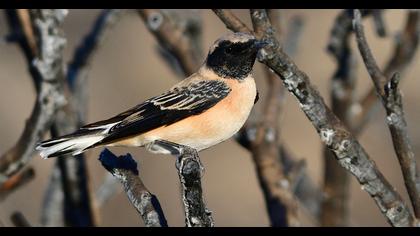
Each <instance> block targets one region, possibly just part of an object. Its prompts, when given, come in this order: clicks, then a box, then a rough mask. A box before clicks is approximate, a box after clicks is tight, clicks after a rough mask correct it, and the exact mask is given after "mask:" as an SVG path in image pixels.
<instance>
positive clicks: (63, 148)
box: [36, 130, 106, 159]
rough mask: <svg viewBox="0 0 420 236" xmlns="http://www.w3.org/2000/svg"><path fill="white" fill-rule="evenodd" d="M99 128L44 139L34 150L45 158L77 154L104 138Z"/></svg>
mask: <svg viewBox="0 0 420 236" xmlns="http://www.w3.org/2000/svg"><path fill="white" fill-rule="evenodd" d="M105 136H106V135H105V134H104V133H103V132H100V130H79V131H77V132H75V133H73V134H69V135H65V136H62V137H58V138H54V139H50V140H46V141H44V142H41V143H39V144H38V145H37V147H36V150H38V151H39V154H40V155H41V156H42V158H44V159H47V158H50V157H56V156H60V155H63V154H71V155H73V156H74V155H78V154H80V153H82V152H84V151H85V150H86V149H88V148H91V147H94V146H95V144H97V143H98V142H100V141H101V140H102V139H104V138H105Z"/></svg>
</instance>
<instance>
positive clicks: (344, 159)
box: [252, 10, 414, 226]
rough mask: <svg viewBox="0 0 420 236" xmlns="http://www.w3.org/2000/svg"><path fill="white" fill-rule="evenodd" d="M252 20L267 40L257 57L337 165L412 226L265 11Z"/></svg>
mask: <svg viewBox="0 0 420 236" xmlns="http://www.w3.org/2000/svg"><path fill="white" fill-rule="evenodd" d="M252 17H253V18H254V19H253V21H260V22H258V24H259V25H262V27H264V29H268V30H267V31H266V32H265V34H264V36H263V39H264V40H266V41H267V42H269V44H268V45H267V46H265V48H264V49H262V50H261V51H260V55H259V60H260V61H261V62H263V63H264V64H266V65H267V66H269V67H270V68H271V69H272V70H273V71H274V72H275V73H276V74H278V75H279V76H280V78H281V79H282V80H283V83H284V84H285V86H286V88H287V89H288V90H289V92H291V93H292V94H293V95H294V96H295V97H296V98H297V100H298V102H299V105H300V107H301V109H302V111H303V112H304V113H305V114H306V116H307V117H308V119H309V120H310V121H311V123H312V125H313V126H314V127H315V129H316V130H317V132H318V134H319V135H320V137H321V140H322V141H323V142H324V143H325V144H326V145H327V146H328V148H330V150H332V151H333V152H334V154H335V157H336V159H337V161H338V162H339V163H340V165H341V166H342V167H343V168H345V169H347V170H348V171H350V172H351V173H352V174H353V175H354V176H355V177H356V179H357V180H358V181H359V183H360V184H361V185H362V188H363V189H364V190H365V191H367V192H368V193H369V195H370V196H371V197H372V198H373V199H374V200H375V202H376V204H377V205H378V207H379V208H380V210H381V212H382V213H383V215H384V216H385V217H386V218H387V220H388V222H389V223H390V224H391V225H393V226H411V225H414V218H413V216H412V214H411V213H410V211H409V210H408V207H407V206H406V204H405V203H404V202H403V201H402V199H401V196H400V195H399V194H398V193H397V192H396V191H395V190H394V188H393V187H392V186H391V184H390V183H389V182H388V181H387V180H386V179H385V177H384V176H383V175H382V173H381V172H380V171H379V169H378V168H377V167H376V165H375V163H374V162H373V161H372V160H371V159H370V158H369V156H368V154H367V153H366V151H365V150H364V149H363V147H362V146H361V145H360V143H359V142H358V141H357V140H356V139H355V137H354V136H353V135H352V134H351V133H350V132H349V131H348V130H347V129H346V127H345V126H344V125H343V124H342V122H341V121H340V120H339V119H338V118H337V117H336V116H335V115H334V113H333V112H332V111H331V110H330V109H329V108H328V107H327V105H326V104H325V102H324V100H323V98H322V97H321V96H320V94H319V92H318V91H317V90H316V89H315V88H314V87H313V86H312V85H311V83H310V81H309V77H308V76H307V75H306V74H305V73H304V72H303V71H301V70H299V68H298V67H297V66H296V65H295V63H294V62H293V61H292V60H291V59H290V58H289V57H288V56H287V55H286V54H285V53H284V52H283V51H282V49H281V47H280V44H279V42H278V41H277V39H276V38H275V37H274V35H273V33H272V30H270V29H271V24H270V22H269V20H268V18H267V14H266V12H265V11H264V10H253V12H252Z"/></svg>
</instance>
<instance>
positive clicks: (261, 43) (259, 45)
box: [254, 40, 268, 50]
mask: <svg viewBox="0 0 420 236" xmlns="http://www.w3.org/2000/svg"><path fill="white" fill-rule="evenodd" d="M267 45H268V42H267V41H265V40H255V43H254V47H255V49H257V50H259V49H261V48H263V47H265V46H267Z"/></svg>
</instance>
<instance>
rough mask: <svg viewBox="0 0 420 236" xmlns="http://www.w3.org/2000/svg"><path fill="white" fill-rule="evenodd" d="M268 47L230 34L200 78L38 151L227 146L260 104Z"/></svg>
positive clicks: (248, 37) (218, 45)
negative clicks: (260, 60)
mask: <svg viewBox="0 0 420 236" xmlns="http://www.w3.org/2000/svg"><path fill="white" fill-rule="evenodd" d="M264 45H265V43H264V42H263V41H260V40H257V39H256V38H255V37H254V36H253V35H251V34H247V33H230V34H227V35H225V36H223V37H221V38H219V39H218V40H217V41H216V42H215V43H214V44H213V46H212V47H211V48H210V50H209V53H208V55H207V58H206V60H205V61H204V63H203V65H202V66H201V67H200V68H199V70H198V71H197V72H196V73H194V74H193V75H191V76H189V77H188V78H186V79H184V80H182V81H180V82H179V83H177V84H176V85H174V86H173V87H172V88H170V89H169V90H168V91H166V92H164V93H162V94H161V95H159V96H156V97H152V98H150V99H148V100H146V101H145V102H143V103H141V104H139V105H137V106H135V107H133V108H131V109H129V110H127V111H125V112H123V113H121V114H118V115H116V116H114V117H112V118H110V119H107V120H102V121H99V122H95V123H92V124H88V125H86V126H83V127H81V128H80V129H79V130H77V131H76V132H74V133H72V134H68V135H65V136H62V137H58V138H54V139H50V140H47V141H44V142H41V143H39V144H38V145H37V147H36V149H37V150H39V151H40V155H41V156H42V157H43V158H49V157H54V156H59V155H63V154H72V155H77V154H80V153H82V152H84V151H86V150H87V149H90V148H93V147H97V146H136V147H140V146H144V147H146V148H147V149H148V150H149V151H151V152H155V153H165V154H169V153H172V151H170V149H171V146H172V147H177V146H189V147H191V148H194V149H196V150H197V151H200V150H203V149H206V148H209V147H211V146H213V145H216V144H218V143H220V142H222V141H225V140H226V139H228V138H230V137H231V136H233V135H234V134H235V133H236V132H237V131H238V130H239V129H240V128H241V127H242V126H243V124H244V123H245V121H246V120H247V118H248V116H249V114H250V112H251V109H252V107H253V105H254V104H255V102H256V101H257V99H258V92H257V89H256V86H255V81H254V78H253V76H252V73H251V72H252V67H253V65H254V62H255V59H256V56H257V52H258V50H259V49H260V48H262V47H263V46H264Z"/></svg>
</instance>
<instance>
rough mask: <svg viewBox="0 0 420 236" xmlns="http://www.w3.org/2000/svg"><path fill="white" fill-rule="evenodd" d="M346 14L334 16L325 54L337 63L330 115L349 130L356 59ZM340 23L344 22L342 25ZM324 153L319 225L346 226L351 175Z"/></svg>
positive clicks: (326, 150) (331, 155)
mask: <svg viewBox="0 0 420 236" xmlns="http://www.w3.org/2000/svg"><path fill="white" fill-rule="evenodd" d="M348 13H349V12H348V11H347V10H343V11H342V12H341V13H340V14H339V15H338V16H337V18H336V20H335V24H334V26H333V29H332V30H331V34H330V41H329V42H330V43H329V50H328V52H330V54H331V55H332V56H334V58H335V60H336V61H337V70H336V71H335V72H334V75H333V77H332V80H331V87H330V93H331V101H332V102H331V105H332V111H333V113H334V114H335V115H336V116H337V117H338V118H339V119H340V120H341V121H342V122H343V124H344V125H345V126H346V127H347V128H350V127H352V120H351V117H350V112H351V108H352V105H353V102H354V88H355V81H356V75H355V72H356V58H355V56H354V55H353V53H352V50H351V47H350V40H349V38H350V35H351V34H350V33H351V32H352V28H351V27H348V22H349V21H351V18H350V16H349V14H348ZM343 22H346V23H345V25H343ZM340 27H344V28H340ZM337 32H340V33H341V36H340V37H337ZM340 40H341V41H340ZM332 42H333V44H332ZM333 46H334V47H333ZM323 153H324V185H323V188H324V194H325V195H324V199H323V201H322V208H321V217H320V218H321V224H322V225H324V226H345V225H347V221H348V196H349V180H350V175H349V173H348V172H347V171H346V170H345V169H343V168H341V166H340V165H339V164H338V163H337V161H336V160H334V158H333V157H334V154H333V153H332V152H331V151H330V150H329V149H328V148H327V147H324V151H323Z"/></svg>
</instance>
